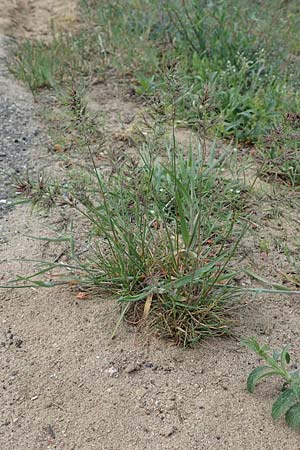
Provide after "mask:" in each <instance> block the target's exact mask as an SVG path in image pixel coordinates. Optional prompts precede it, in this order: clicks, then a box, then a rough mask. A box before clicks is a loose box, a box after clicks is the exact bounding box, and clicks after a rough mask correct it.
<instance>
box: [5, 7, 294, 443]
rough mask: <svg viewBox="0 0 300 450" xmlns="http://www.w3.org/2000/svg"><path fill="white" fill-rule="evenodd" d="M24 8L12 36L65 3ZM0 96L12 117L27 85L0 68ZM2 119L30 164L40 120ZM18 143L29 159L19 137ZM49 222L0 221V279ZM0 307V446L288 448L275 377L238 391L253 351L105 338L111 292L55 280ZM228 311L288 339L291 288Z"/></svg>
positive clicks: (267, 334) (14, 294)
mask: <svg viewBox="0 0 300 450" xmlns="http://www.w3.org/2000/svg"><path fill="white" fill-rule="evenodd" d="M52 3H53V9H52ZM8 5H10V2H8V1H7V2H6V1H5V0H0V7H1V10H2V11H6V14H7V17H3V20H2V21H1V24H2V25H0V26H1V27H2V32H5V33H10V34H11V31H12V29H11V28H10V25H9V24H11V16H10V12H11V11H10V8H8ZM45 5H46V6H45ZM31 6H33V7H34V9H33V10H32V8H30V7H29V6H28V4H27V6H26V5H25V7H24V3H23V6H22V8H21V9H19V10H18V9H17V10H14V12H16V11H17V12H18V14H16V13H14V18H15V20H18V17H22V26H21V27H20V29H19V32H18V35H20V34H21V33H22V32H24V30H25V32H26V33H29V34H34V31H35V30H37V33H38V34H39V33H41V30H42V31H43V33H47V30H49V29H50V18H51V14H52V11H54V14H55V15H56V16H58V17H59V14H62V13H61V11H62V9H61V8H63V7H65V2H63V1H61V2H59V0H57V1H55V2H52V1H51V0H49V1H47V2H43V1H39V0H37V1H35V2H31ZM28 11H29V12H30V11H31V13H30V18H29V19H28V22H26V20H25V18H26V16H24V14H27V12H28ZM60 17H62V16H60ZM26 23H27V24H26ZM26 29H27V30H26ZM22 30H23V31H22ZM2 64H3V63H2ZM105 95H106V96H107V91H106V93H105ZM0 97H1V99H2V103H1V104H2V105H3V104H4V103H5V102H3V98H5V99H6V100H5V101H6V103H7V104H8V103H9V104H10V105H11V107H12V108H15V109H17V110H18V111H21V113H20V114H21V116H22V115H28V114H29V113H31V112H32V111H34V108H35V106H34V104H33V102H32V99H31V96H30V94H29V93H28V92H26V91H25V89H23V88H22V87H21V86H20V85H19V84H18V83H17V82H15V81H14V80H12V79H11V77H10V76H9V74H8V72H7V71H6V70H2V71H1V79H0ZM99 97H101V96H100V95H99ZM107 100H109V99H107ZM107 104H109V101H108V102H107ZM113 104H114V105H116V99H115V97H114V99H113ZM120 108H122V109H124V108H125V106H124V101H123V100H122V99H121V98H120ZM108 113H109V111H108ZM12 120H15V119H14V118H12ZM13 125H14V126H15V127H16V133H21V134H22V135H23V134H25V135H30V136H32V137H31V139H30V144H31V145H30V148H32V153H31V164H32V163H33V161H36V160H37V159H38V158H39V157H40V156H42V157H43V158H45V154H44V153H43V152H42V149H40V150H38V148H39V145H40V143H41V142H43V141H44V140H46V139H47V136H46V133H45V135H44V136H43V135H42V133H41V134H39V135H38V136H34V133H33V132H32V130H34V129H41V125H40V124H39V123H38V122H36V121H34V119H33V118H30V120H29V121H25V122H24V124H22V127H23V128H22V130H20V128H19V127H20V122H18V120H16V122H15V123H14V124H13ZM2 137H3V136H1V139H2ZM6 148H7V149H8V150H9V148H10V147H6ZM39 152H40V153H39ZM25 153H26V158H25V159H26V160H29V159H30V155H29V147H28V149H27V150H26V152H25ZM13 164H14V163H13V162H12V163H11V166H12V165H13ZM48 164H49V165H50V164H51V160H50V159H49V161H48ZM11 168H12V167H11ZM50 222H51V220H50V219H49V218H47V217H42V216H37V217H36V216H31V215H30V214H29V211H28V210H27V209H26V208H23V207H20V208H16V209H14V210H13V211H12V212H9V213H7V214H6V215H5V217H4V218H3V219H1V222H0V230H2V231H1V233H2V243H1V239H0V280H1V283H4V282H5V280H8V279H10V278H11V277H13V276H15V275H17V274H23V273H24V272H27V273H29V272H30V267H29V266H28V264H27V265H26V264H25V263H22V262H18V263H16V262H15V261H12V260H13V259H16V258H17V259H24V258H25V257H26V258H28V257H30V258H35V257H36V258H44V257H45V258H52V259H53V258H55V257H56V256H57V254H58V253H59V251H60V249H56V248H55V247H46V246H44V245H42V244H40V243H39V242H38V241H32V240H30V239H28V238H26V237H25V236H24V235H25V234H31V235H35V236H41V235H45V234H48V230H47V227H49V223H50ZM45 230H46V232H45ZM4 241H6V243H4ZM0 311H1V319H0V344H1V347H0V352H1V365H0V374H1V376H0V380H1V391H0V392H1V402H0V410H1V422H0V448H1V450H46V449H48V450H54V449H56V450H75V449H76V450H92V449H95V450H131V449H132V450H144V449H145V450H146V449H151V450H227V449H233V450H275V449H276V450H298V449H300V443H299V434H297V433H296V432H290V431H289V430H288V429H287V428H286V426H285V425H284V423H283V422H280V423H278V424H274V423H273V421H272V419H271V416H270V409H271V404H272V401H273V400H274V398H275V394H276V392H277V389H278V384H277V383H276V382H275V381H274V382H273V383H268V384H265V385H264V386H261V387H260V388H258V389H257V393H256V394H255V395H252V396H250V395H249V394H248V393H247V392H246V389H245V380H246V377H247V374H248V372H249V370H250V369H251V368H253V366H254V364H256V363H257V362H258V361H257V359H256V358H255V357H253V355H251V353H249V352H248V351H247V350H245V349H244V348H241V346H240V344H239V342H237V341H235V340H229V339H228V340H218V341H215V340H211V341H207V342H204V343H203V344H202V346H201V347H199V348H198V349H194V350H182V349H178V348H176V347H174V346H172V345H169V344H167V343H163V342H161V341H159V340H156V339H155V338H150V337H149V336H147V335H142V336H140V335H138V334H136V333H135V331H134V330H132V329H122V330H120V332H119V333H118V335H117V338H116V339H115V340H113V341H112V340H111V339H110V336H111V332H112V330H113V327H114V325H115V321H116V318H117V311H116V310H115V309H114V304H113V302H112V301H111V300H108V299H106V298H101V299H100V298H99V297H98V296H97V295H93V296H92V295H91V296H90V298H88V299H86V300H79V299H77V297H76V292H75V291H72V290H62V289H58V288H57V289H54V290H49V291H48V290H38V289H29V290H26V291H25V290H15V291H13V290H3V289H1V291H0ZM236 319H237V322H238V323H239V329H240V331H241V332H242V334H247V335H248V336H249V335H256V336H257V335H258V336H259V339H260V341H268V342H270V343H271V344H272V345H273V346H276V347H278V346H280V345H282V344H283V343H287V342H290V341H292V343H293V348H294V350H297V349H299V344H300V337H299V336H300V334H299V324H300V309H299V303H297V300H296V299H295V298H289V299H285V298H276V299H272V298H267V299H266V298H256V299H250V298H248V299H246V302H245V305H244V307H243V308H242V309H241V310H240V312H239V313H238V314H237V317H236Z"/></svg>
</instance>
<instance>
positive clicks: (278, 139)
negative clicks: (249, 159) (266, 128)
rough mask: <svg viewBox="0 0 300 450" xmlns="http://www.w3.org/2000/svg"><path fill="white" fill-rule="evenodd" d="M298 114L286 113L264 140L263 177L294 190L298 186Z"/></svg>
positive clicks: (299, 155)
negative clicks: (282, 183) (280, 182)
mask: <svg viewBox="0 0 300 450" xmlns="http://www.w3.org/2000/svg"><path fill="white" fill-rule="evenodd" d="M299 148H300V114H298V113H297V112H288V113H287V114H286V115H285V117H284V118H283V119H282V121H281V123H280V124H279V125H278V126H277V127H275V128H274V129H272V130H271V131H270V132H269V133H268V135H267V136H266V138H265V148H264V152H263V153H261V154H260V158H261V159H263V158H264V159H265V173H264V175H265V176H267V177H268V178H270V179H273V180H277V181H282V182H284V183H286V184H288V185H290V186H292V187H294V188H297V187H299V185H300V151H299Z"/></svg>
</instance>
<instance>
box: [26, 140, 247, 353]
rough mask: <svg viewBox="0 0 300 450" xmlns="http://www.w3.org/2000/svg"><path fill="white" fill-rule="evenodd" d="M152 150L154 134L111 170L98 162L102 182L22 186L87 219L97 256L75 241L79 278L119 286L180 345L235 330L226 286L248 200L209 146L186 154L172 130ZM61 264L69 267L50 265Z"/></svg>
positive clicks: (123, 296) (127, 304)
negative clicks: (234, 195) (159, 148)
mask: <svg viewBox="0 0 300 450" xmlns="http://www.w3.org/2000/svg"><path fill="white" fill-rule="evenodd" d="M212 150H213V149H212ZM153 155H154V148H152V147H151V143H149V142H148V144H145V145H144V146H143V148H142V150H141V157H140V159H139V160H134V161H131V162H130V163H127V164H126V165H125V166H123V167H121V168H119V169H118V170H117V172H116V173H114V174H112V175H111V176H110V177H108V178H104V177H103V176H101V174H100V172H99V170H98V169H97V168H96V166H95V165H94V176H95V181H96V183H95V182H91V183H90V184H86V183H80V180H78V179H77V180H76V181H73V182H72V181H71V183H69V184H68V185H67V184H66V183H65V184H64V185H63V186H61V187H60V188H59V189H58V188H57V185H56V184H55V186H52V187H51V186H47V187H46V186H45V184H44V183H41V182H38V183H34V182H32V181H31V182H30V183H28V182H27V184H26V183H25V182H23V183H21V184H20V187H19V189H18V190H19V192H23V193H25V194H26V196H27V197H28V198H30V199H31V201H32V202H33V204H35V205H36V206H38V205H41V206H42V207H44V206H45V205H47V204H49V206H51V205H52V204H53V203H57V204H59V205H62V204H64V205H69V206H71V207H72V208H74V209H75V210H77V211H79V212H80V213H81V214H82V215H83V216H84V218H85V219H87V221H88V223H89V226H90V228H91V243H92V245H91V249H90V252H89V256H88V257H87V259H85V261H84V262H82V261H80V259H79V258H78V257H77V256H76V252H75V244H74V241H73V240H72V245H71V247H72V249H73V250H72V252H71V254H72V258H73V261H72V262H71V263H70V266H69V268H70V270H72V271H73V273H74V277H75V278H76V280H77V282H78V283H82V284H85V283H88V284H93V285H97V286H101V287H104V288H106V289H108V290H109V291H110V292H114V293H116V294H117V296H118V302H119V304H120V305H121V311H122V312H121V318H125V319H126V320H128V321H129V322H134V323H138V324H150V325H151V326H152V327H154V328H155V329H156V330H159V332H160V334H161V335H162V336H165V337H168V338H172V339H174V340H175V341H176V342H178V343H180V344H182V345H194V344H196V343H197V342H199V341H200V340H201V339H203V338H205V337H209V336H220V335H225V334H230V325H229V322H228V312H229V310H230V307H231V305H232V300H233V298H234V290H233V289H232V286H230V287H229V286H228V284H229V283H230V281H231V280H232V279H233V277H234V275H235V273H236V272H235V271H234V270H232V269H229V265H230V261H231V260H232V258H233V256H234V255H235V252H236V248H237V246H238V242H239V239H240V237H239V236H237V234H236V233H237V232H236V225H237V220H238V217H239V214H240V206H239V205H238V203H237V202H235V201H233V202H230V201H228V200H229V197H228V195H227V196H224V194H223V190H224V189H225V190H227V193H228V192H229V191H230V189H229V187H228V186H227V187H225V184H224V183H223V181H222V179H221V177H220V176H219V167H218V163H217V162H216V160H214V159H213V158H211V159H210V160H209V159H208V158H207V155H205V154H204V153H203V151H202V149H201V147H199V149H198V152H196V153H195V151H194V150H193V149H191V148H190V150H189V151H188V154H187V156H186V157H184V156H183V150H182V149H178V147H177V144H176V142H175V140H174V137H173V140H172V142H171V143H169V144H167V146H166V154H165V156H163V157H161V159H160V160H158V159H157V158H156V157H155V156H153ZM209 161H210V162H209ZM220 164H221V163H220ZM95 186H96V187H95ZM137 187H138V188H137ZM61 239H62V238H61V237H60V240H61ZM68 239H69V238H66V240H68ZM58 266H59V267H61V268H63V269H66V267H67V266H68V265H66V264H63V265H60V264H58V265H57V264H54V265H53V264H50V265H49V266H48V269H49V271H51V269H53V268H56V267H58ZM46 270H47V268H46V269H45V268H44V269H43V273H44V272H46ZM39 274H40V272H39ZM23 280H24V279H23ZM69 280H70V275H69V277H68V282H69ZM27 282H28V283H29V284H32V283H36V282H37V283H39V285H40V284H41V283H42V282H43V280H38V278H37V277H35V276H34V277H30V278H28V279H27ZM47 283H48V281H47ZM54 284H55V283H54ZM46 285H47V286H48V285H49V284H46Z"/></svg>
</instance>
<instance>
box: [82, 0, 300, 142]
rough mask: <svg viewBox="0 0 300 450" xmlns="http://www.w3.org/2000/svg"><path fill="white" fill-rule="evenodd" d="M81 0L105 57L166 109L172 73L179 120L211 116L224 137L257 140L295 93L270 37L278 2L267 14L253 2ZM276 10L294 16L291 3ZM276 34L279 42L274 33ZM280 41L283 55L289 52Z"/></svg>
mask: <svg viewBox="0 0 300 450" xmlns="http://www.w3.org/2000/svg"><path fill="white" fill-rule="evenodd" d="M82 3H83V4H84V5H83V9H84V11H85V14H86V15H87V16H88V17H89V18H90V20H91V23H93V24H94V25H97V33H98V36H100V37H101V42H102V45H103V47H104V49H105V51H106V53H107V54H108V58H109V61H110V62H111V63H112V64H114V65H115V66H116V67H117V68H118V69H119V70H120V71H121V72H122V73H126V74H129V75H131V77H134V79H135V82H136V92H137V93H139V94H142V95H145V96H146V97H155V99H156V101H158V102H159V104H160V105H161V112H162V113H164V114H167V113H168V110H169V108H170V107H172V101H170V84H169V82H168V80H169V75H170V73H171V74H172V76H173V77H176V79H177V85H176V89H177V94H178V95H177V97H178V101H177V116H178V117H177V119H178V120H180V121H183V122H184V123H188V124H190V125H191V126H193V125H194V124H195V123H199V120H207V119H210V120H211V121H212V122H213V124H214V127H213V128H214V130H215V131H216V132H218V133H219V134H220V135H221V136H223V137H230V136H234V137H235V138H236V139H238V140H241V141H246V142H257V141H258V140H259V139H260V138H261V137H262V136H263V135H264V134H266V133H267V132H268V130H269V129H270V128H272V126H274V125H275V124H276V123H277V122H278V120H279V119H280V117H281V114H282V111H284V110H285V109H286V107H287V105H286V99H287V97H289V98H291V97H292V96H293V95H295V90H294V89H293V86H292V83H286V81H287V78H286V77H287V74H288V70H287V67H285V69H284V68H283V67H282V66H284V64H280V61H278V56H277V58H276V55H273V51H274V46H273V43H272V40H270V38H269V35H268V33H269V32H271V31H272V34H274V30H272V29H271V27H275V28H276V25H277V21H278V19H277V16H276V14H275V13H276V12H278V10H279V9H280V7H281V3H280V2H277V1H276V2H273V3H272V5H273V6H272V7H271V5H269V7H270V8H271V10H274V15H272V20H270V18H269V16H268V15H267V14H266V12H268V13H269V10H267V8H266V6H261V5H258V4H255V5H254V4H251V5H249V4H247V5H246V4H245V5H244V8H241V7H240V6H237V5H236V4H235V2H222V1H220V2H217V1H216V2H206V1H200V2H185V1H184V2H179V1H176V0H173V1H172V2H157V1H149V0H139V1H136V0H127V1H126V2H125V3H126V5H124V4H123V3H122V5H121V4H120V3H119V2H111V1H109V2H108V1H107V2H103V1H101V2H99V1H88V0H86V1H84V2H82ZM292 3H294V2H292ZM280 11H281V12H284V18H285V19H286V20H284V18H283V19H282V23H281V28H283V27H284V24H286V26H287V25H288V23H290V22H291V16H290V9H288V11H286V9H283V10H281V9H280ZM293 17H294V16H293ZM295 20H296V15H295ZM295 20H294V21H295ZM274 21H275V22H276V24H275V23H274ZM294 28H295V25H294ZM95 38H96V37H95ZM276 38H277V44H278V39H279V34H278V33H277V34H276ZM281 43H282V46H281V47H280V50H281V51H280V56H281V55H282V54H283V53H284V49H285V50H286V51H288V50H291V49H287V48H286V45H285V46H284V42H283V40H282V42H281ZM278 45H279V44H278ZM265 47H266V48H265ZM282 47H284V48H282ZM294 51H296V49H294ZM282 62H283V60H282ZM289 76H290V74H289ZM294 78H295V77H294ZM172 97H173V94H171V98H172ZM289 105H290V102H289Z"/></svg>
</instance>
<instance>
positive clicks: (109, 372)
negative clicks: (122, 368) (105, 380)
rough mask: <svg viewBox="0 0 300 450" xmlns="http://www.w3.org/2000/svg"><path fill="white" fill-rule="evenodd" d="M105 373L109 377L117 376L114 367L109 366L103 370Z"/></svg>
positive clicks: (117, 371)
mask: <svg viewBox="0 0 300 450" xmlns="http://www.w3.org/2000/svg"><path fill="white" fill-rule="evenodd" d="M105 373H107V374H108V375H109V376H110V377H117V376H118V374H119V370H118V369H117V368H116V367H113V366H112V367H109V368H108V369H106V370H105Z"/></svg>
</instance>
